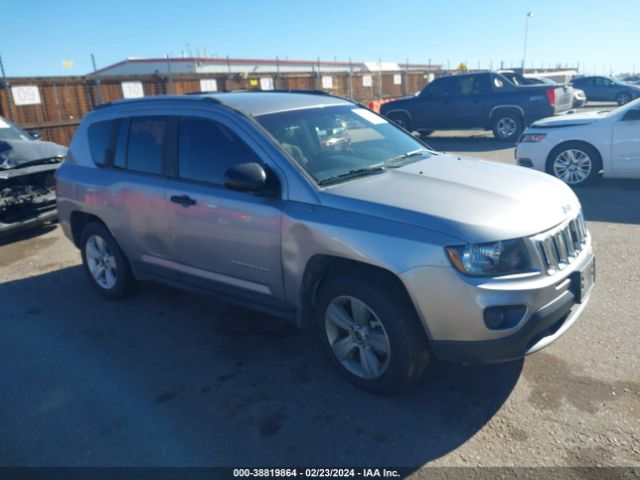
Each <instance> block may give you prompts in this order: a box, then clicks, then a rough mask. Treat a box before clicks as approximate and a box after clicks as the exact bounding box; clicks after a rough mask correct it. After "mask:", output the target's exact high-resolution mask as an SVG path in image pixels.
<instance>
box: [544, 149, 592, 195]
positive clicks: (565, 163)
mask: <svg viewBox="0 0 640 480" xmlns="http://www.w3.org/2000/svg"><path fill="white" fill-rule="evenodd" d="M601 169H602V159H601V158H600V153H598V151H597V150H596V149H595V148H593V147H592V146H591V145H589V144H587V143H582V142H567V143H564V144H562V145H558V146H557V147H555V148H554V149H553V150H551V153H550V154H549V158H548V159H547V173H549V174H550V175H553V176H554V177H556V178H559V179H560V180H562V181H563V182H565V183H566V184H567V185H570V186H572V187H582V186H585V185H590V184H592V183H593V182H594V181H595V180H596V179H597V178H599V173H600V170H601Z"/></svg>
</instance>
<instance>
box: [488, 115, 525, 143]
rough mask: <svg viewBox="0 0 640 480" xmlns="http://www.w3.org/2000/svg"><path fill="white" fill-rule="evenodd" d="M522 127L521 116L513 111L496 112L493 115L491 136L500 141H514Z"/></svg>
mask: <svg viewBox="0 0 640 480" xmlns="http://www.w3.org/2000/svg"><path fill="white" fill-rule="evenodd" d="M523 129H524V127H523V123H522V118H521V117H520V115H518V114H517V113H515V112H510V111H505V112H498V113H496V114H495V115H494V116H493V136H494V137H495V138H496V139H497V140H500V141H501V142H515V141H516V140H517V139H518V137H520V134H521V133H522V130H523Z"/></svg>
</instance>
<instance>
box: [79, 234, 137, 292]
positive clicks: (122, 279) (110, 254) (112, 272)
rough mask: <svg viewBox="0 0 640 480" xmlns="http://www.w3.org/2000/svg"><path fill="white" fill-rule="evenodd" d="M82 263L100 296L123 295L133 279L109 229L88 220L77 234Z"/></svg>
mask: <svg viewBox="0 0 640 480" xmlns="http://www.w3.org/2000/svg"><path fill="white" fill-rule="evenodd" d="M80 250H81V253H82V264H83V266H84V270H85V273H86V274H87V276H88V278H89V281H90V282H91V284H92V285H93V286H94V288H96V290H98V292H99V293H100V294H101V295H103V296H104V297H107V298H111V299H116V298H122V297H124V296H125V295H126V294H127V293H128V291H129V289H130V288H131V286H132V285H133V283H134V279H133V276H132V274H131V270H130V268H129V263H128V262H127V259H126V258H125V256H124V254H123V253H122V250H120V247H119V246H118V244H117V242H116V241H115V239H114V238H113V237H112V236H111V233H109V230H107V228H106V227H105V226H104V225H102V224H101V223H97V222H91V223H89V224H88V225H87V226H86V227H85V228H84V230H83V231H82V236H81V238H80Z"/></svg>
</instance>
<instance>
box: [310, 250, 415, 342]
mask: <svg viewBox="0 0 640 480" xmlns="http://www.w3.org/2000/svg"><path fill="white" fill-rule="evenodd" d="M350 273H359V274H363V273H366V275H367V276H368V277H369V278H375V279H378V280H379V281H383V282H385V283H388V284H389V285H390V286H391V288H393V290H394V293H396V294H398V295H402V296H404V297H405V299H406V300H407V301H408V302H409V303H410V304H411V307H412V308H413V309H414V310H415V305H414V303H413V301H412V300H411V296H410V295H409V292H408V291H407V289H406V287H405V286H404V283H402V280H401V279H400V278H399V277H398V276H397V275H396V274H395V273H393V272H392V271H390V270H387V269H386V268H384V267H380V266H377V265H372V264H369V263H364V262H360V261H357V260H351V259H348V258H344V257H339V256H335V255H327V254H317V255H314V256H312V257H311V258H310V259H309V261H308V262H307V264H306V266H305V269H304V273H303V275H302V284H301V288H300V306H301V308H300V310H301V313H302V315H300V318H299V322H300V324H301V326H302V325H304V324H305V323H308V322H309V320H310V319H311V318H312V314H313V311H314V309H315V307H316V300H317V296H318V291H319V290H320V287H321V286H322V283H323V282H324V281H326V280H327V279H328V278H330V277H332V276H334V275H339V274H350ZM427 333H428V332H427Z"/></svg>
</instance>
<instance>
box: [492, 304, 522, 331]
mask: <svg viewBox="0 0 640 480" xmlns="http://www.w3.org/2000/svg"><path fill="white" fill-rule="evenodd" d="M526 311H527V307H525V306H524V305H501V306H496V307H488V308H485V309H484V323H485V325H486V326H487V328H489V329H490V330H505V329H507V328H511V327H515V326H516V325H517V324H518V323H520V321H521V320H522V319H523V318H524V314H525V312H526Z"/></svg>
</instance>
